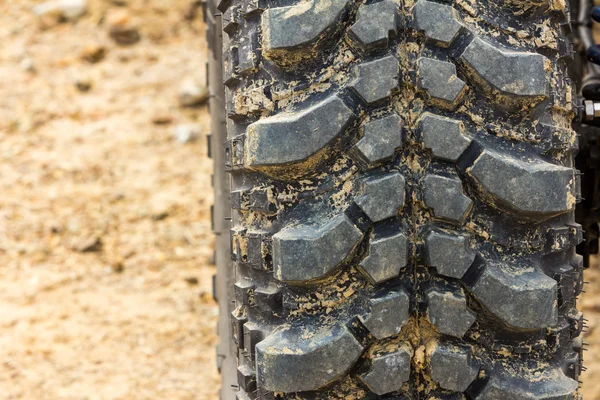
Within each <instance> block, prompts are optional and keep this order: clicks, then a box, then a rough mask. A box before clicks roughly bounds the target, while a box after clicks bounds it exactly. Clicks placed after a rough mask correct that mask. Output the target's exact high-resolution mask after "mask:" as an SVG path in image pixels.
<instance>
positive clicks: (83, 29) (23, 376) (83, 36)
mask: <svg viewBox="0 0 600 400" xmlns="http://www.w3.org/2000/svg"><path fill="white" fill-rule="evenodd" d="M119 3H121V4H125V6H120V7H119V6H117V5H115V4H119ZM167 3H168V5H165V4H167ZM190 3H191V1H180V0H169V1H168V2H165V1H160V0H155V1H145V0H139V1H138V0H136V1H127V2H117V1H114V2H111V1H90V3H89V8H88V13H87V14H86V15H85V16H84V17H82V18H81V19H79V20H78V21H76V22H70V23H62V24H57V23H56V21H55V20H54V19H53V18H52V17H50V18H46V17H44V18H43V19H42V20H40V19H38V18H37V17H36V16H35V15H33V13H32V12H31V7H32V6H33V5H35V4H36V3H35V2H32V1H25V0H19V1H2V2H0V40H1V42H2V43H3V45H2V46H1V47H0V93H1V94H2V95H1V96H0V192H1V193H2V195H1V196H0V348H1V349H3V350H2V352H1V353H0V387H1V388H2V389H1V390H0V398H2V399H216V398H217V390H218V380H217V374H216V371H215V367H214V365H215V351H214V346H215V343H216V337H215V333H214V326H215V324H216V313H217V310H216V307H215V304H214V303H213V301H212V299H211V294H210V293H211V283H210V282H211V276H212V274H213V273H214V271H213V268H212V266H211V265H210V259H211V258H212V251H213V250H212V243H213V240H212V236H211V229H210V221H209V218H210V212H209V207H210V203H211V201H212V200H211V196H212V195H211V185H210V174H211V167H212V166H211V162H210V160H209V159H207V157H206V141H205V137H204V135H203V134H202V133H201V134H200V137H199V138H198V140H196V141H195V142H189V143H187V144H181V143H178V142H177V140H175V139H174V135H173V133H174V131H175V130H176V126H178V125H179V124H189V123H196V124H198V125H199V126H198V129H199V130H200V131H201V132H206V131H207V130H208V129H209V119H208V111H207V109H206V107H199V108H189V109H184V108H181V107H180V106H179V104H178V91H179V88H180V86H181V85H182V82H183V81H184V80H189V79H192V80H198V81H203V80H204V79H205V62H206V44H205V42H204V40H203V32H204V26H203V24H202V22H201V15H199V16H198V18H197V19H196V20H195V21H193V22H189V21H188V20H186V19H185V18H184V15H186V12H187V11H188V10H189V4H190ZM188 14H189V13H188ZM113 26H117V27H122V28H123V29H120V30H119V32H129V34H130V35H132V33H131V32H135V31H136V30H137V32H138V34H139V36H140V38H141V40H140V41H139V42H137V43H135V44H133V45H129V46H123V45H119V44H117V43H116V42H115V40H114V39H113V38H111V37H110V31H111V29H112V27H113ZM121 41H122V40H121ZM102 49H104V53H105V57H104V58H103V59H102V60H99V61H98V58H102V57H101V55H102V54H101V53H102ZM86 58H87V59H88V60H90V61H87V60H86ZM94 61H98V62H95V63H94Z"/></svg>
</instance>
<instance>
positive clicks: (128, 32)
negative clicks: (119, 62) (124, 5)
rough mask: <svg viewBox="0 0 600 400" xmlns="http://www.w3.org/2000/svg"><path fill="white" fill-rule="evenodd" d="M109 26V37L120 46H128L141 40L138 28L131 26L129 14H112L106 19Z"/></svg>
mask: <svg viewBox="0 0 600 400" xmlns="http://www.w3.org/2000/svg"><path fill="white" fill-rule="evenodd" d="M108 25H109V26H110V30H109V33H108V34H109V36H110V37H111V39H112V40H114V41H115V42H117V44H120V45H122V46H130V45H133V44H136V43H137V42H139V41H140V40H141V36H140V32H139V31H138V28H137V27H136V26H134V25H133V22H132V21H131V17H130V16H129V13H128V12H126V11H121V12H118V13H116V14H113V15H111V16H110V18H109V19H108Z"/></svg>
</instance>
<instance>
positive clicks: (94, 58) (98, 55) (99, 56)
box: [81, 44, 106, 64]
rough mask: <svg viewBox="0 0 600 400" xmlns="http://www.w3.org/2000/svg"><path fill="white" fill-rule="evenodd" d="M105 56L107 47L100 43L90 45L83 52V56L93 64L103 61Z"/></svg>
mask: <svg viewBox="0 0 600 400" xmlns="http://www.w3.org/2000/svg"><path fill="white" fill-rule="evenodd" d="M105 56H106V48H105V47H104V46H100V45H98V44H91V45H88V46H86V48H85V49H83V51H82V52H81V58H82V59H83V60H85V61H87V62H89V63H92V64H95V63H97V62H100V61H102V60H103V59H104V57H105Z"/></svg>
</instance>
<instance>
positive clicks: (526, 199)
mask: <svg viewBox="0 0 600 400" xmlns="http://www.w3.org/2000/svg"><path fill="white" fill-rule="evenodd" d="M574 172H575V171H574V170H573V169H571V168H567V167H562V166H559V165H555V164H551V163H548V162H545V161H542V160H539V161H536V162H531V161H530V162H524V161H521V160H517V159H516V158H512V157H510V156H508V155H506V154H500V153H498V152H495V151H491V150H488V149H485V150H483V152H482V153H481V154H480V155H479V157H478V158H477V159H476V160H475V162H474V163H473V165H472V166H471V167H469V168H467V174H468V175H470V176H471V177H473V178H474V179H475V181H476V182H477V183H478V187H479V188H480V189H481V191H482V192H483V194H484V195H485V196H488V197H491V198H492V200H495V201H496V202H497V203H498V205H500V206H504V208H508V209H509V210H512V211H513V212H516V213H518V214H524V215H528V216H532V217H541V218H545V217H550V216H553V215H557V214H562V213H565V212H567V211H569V210H572V209H573V208H574V207H575V204H576V198H575V196H574V194H573V192H574V183H575V175H574ZM565 189H568V190H565Z"/></svg>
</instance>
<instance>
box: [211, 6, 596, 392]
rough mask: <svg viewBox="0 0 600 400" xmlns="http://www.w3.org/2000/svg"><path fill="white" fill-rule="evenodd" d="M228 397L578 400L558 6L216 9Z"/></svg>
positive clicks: (569, 102)
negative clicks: (230, 266)
mask: <svg viewBox="0 0 600 400" xmlns="http://www.w3.org/2000/svg"><path fill="white" fill-rule="evenodd" d="M218 9H219V11H220V12H222V16H221V18H222V26H223V30H224V32H225V35H224V44H223V45H224V58H223V65H224V77H223V81H224V84H225V85H226V97H225V98H226V111H227V118H228V120H227V128H228V140H227V142H226V143H225V150H224V151H225V165H226V169H227V170H228V171H229V172H230V173H231V179H232V193H231V201H232V206H233V208H234V213H233V220H232V228H231V233H230V235H231V249H232V260H233V262H234V264H235V271H236V278H235V280H236V282H235V285H234V292H235V310H234V311H233V313H232V314H231V326H232V332H233V333H232V338H233V341H234V343H235V345H236V346H237V348H238V357H239V361H238V385H239V386H238V389H239V391H238V393H237V397H238V398H239V399H266V398H293V399H346V400H349V399H362V398H369V399H372V398H389V399H392V398H393V399H403V398H407V399H418V398H438V399H462V398H475V399H556V400H558V399H565V400H566V399H574V398H577V396H578V395H577V389H578V383H577V378H578V375H579V371H580V368H581V363H582V357H581V354H582V350H583V348H582V347H583V344H582V342H581V339H580V333H581V331H582V329H583V327H584V320H583V318H582V315H581V313H579V312H578V311H577V309H576V298H577V296H578V295H579V294H580V293H581V291H582V286H583V276H582V269H583V265H582V260H581V257H579V256H577V255H576V254H575V246H576V245H577V244H578V243H580V241H581V239H582V235H583V232H582V229H581V227H580V226H579V225H577V224H576V223H575V222H574V212H573V211H574V208H575V205H576V203H577V202H578V201H579V200H580V199H579V198H580V194H579V193H580V189H579V174H578V172H577V171H576V170H575V169H574V167H573V156H574V153H575V152H576V150H577V139H576V136H575V133H574V132H573V131H572V129H571V125H570V121H571V119H572V117H573V111H574V110H573V101H574V98H573V87H572V83H571V81H570V80H569V79H568V77H567V73H566V61H567V60H568V59H569V57H570V56H571V47H570V44H569V42H568V41H567V40H566V36H565V35H566V34H567V33H568V29H569V25H568V23H569V20H570V17H569V14H568V10H567V7H566V5H565V3H564V2H563V1H560V0H553V1H545V0H538V1H524V0H511V1H500V0H487V1H483V0H481V1H471V0H455V1H430V0H418V1H416V2H415V1H412V0H407V1H405V2H397V1H394V0H383V1H378V2H374V1H366V2H362V1H349V0H348V1H347V0H307V1H301V2H299V1H294V0H272V1H266V0H243V1H242V0H239V1H237V0H224V1H222V2H221V3H220V4H219V6H218Z"/></svg>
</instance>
